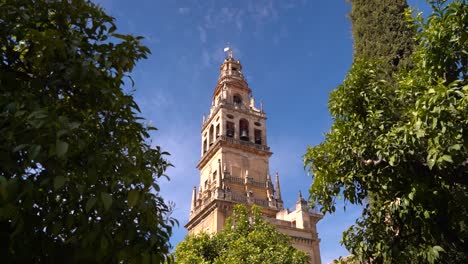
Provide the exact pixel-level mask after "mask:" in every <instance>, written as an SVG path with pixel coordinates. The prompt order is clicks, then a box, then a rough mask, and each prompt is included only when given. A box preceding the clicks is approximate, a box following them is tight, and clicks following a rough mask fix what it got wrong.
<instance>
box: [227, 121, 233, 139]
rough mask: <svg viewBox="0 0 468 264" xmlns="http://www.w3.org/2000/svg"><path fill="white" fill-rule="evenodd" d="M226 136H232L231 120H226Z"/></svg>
mask: <svg viewBox="0 0 468 264" xmlns="http://www.w3.org/2000/svg"><path fill="white" fill-rule="evenodd" d="M226 136H227V137H231V138H232V137H234V123H233V122H229V121H227V122H226Z"/></svg>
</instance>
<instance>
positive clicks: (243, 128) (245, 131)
mask: <svg viewBox="0 0 468 264" xmlns="http://www.w3.org/2000/svg"><path fill="white" fill-rule="evenodd" d="M239 138H240V140H244V141H249V121H247V120H245V119H241V120H239Z"/></svg>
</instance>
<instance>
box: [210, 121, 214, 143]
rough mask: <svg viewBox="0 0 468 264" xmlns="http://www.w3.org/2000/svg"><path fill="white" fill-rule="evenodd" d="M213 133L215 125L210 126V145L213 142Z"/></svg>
mask: <svg viewBox="0 0 468 264" xmlns="http://www.w3.org/2000/svg"><path fill="white" fill-rule="evenodd" d="M213 134H214V126H213V125H211V127H210V135H209V136H210V146H211V145H212V144H213Z"/></svg>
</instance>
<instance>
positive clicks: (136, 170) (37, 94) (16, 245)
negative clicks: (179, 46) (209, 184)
mask: <svg viewBox="0 0 468 264" xmlns="http://www.w3.org/2000/svg"><path fill="white" fill-rule="evenodd" d="M0 24H1V26H0V47H1V58H0V91H1V93H0V255H1V258H2V263H122V262H124V263H150V262H154V263H160V262H162V261H164V259H166V256H167V255H168V253H169V249H170V244H169V237H170V234H171V232H172V227H173V225H174V224H175V220H174V219H172V218H171V217H170V212H171V208H172V207H171V206H170V205H168V204H167V203H166V202H165V201H164V200H163V198H162V197H161V196H160V195H159V186H158V185H157V183H156V179H158V178H160V177H161V176H163V173H164V171H165V170H166V168H167V167H168V166H170V164H169V163H168V162H167V161H166V160H165V158H164V157H165V155H167V153H165V152H163V151H161V150H160V148H159V147H155V148H153V147H151V145H150V142H148V138H149V131H150V130H152V129H154V128H153V127H148V126H146V125H144V124H143V123H142V122H143V120H142V118H140V117H138V112H139V109H138V106H137V104H136V103H135V101H134V99H133V97H132V96H131V95H129V94H128V93H126V92H124V90H123V87H124V80H126V78H125V77H129V76H128V74H129V73H130V72H131V71H132V69H133V67H134V66H135V62H136V61H138V60H140V59H144V58H146V55H147V54H148V53H149V50H148V49H147V48H146V47H144V46H142V45H141V44H140V40H141V37H134V36H130V35H122V34H118V33H117V32H116V26H115V22H114V19H113V18H112V17H110V16H108V15H106V14H105V12H104V11H103V10H102V9H101V8H99V7H97V6H96V5H94V4H93V3H91V2H90V1H85V0H72V1H59V0H50V1H31V0H1V1H0ZM129 80H131V79H130V78H129Z"/></svg>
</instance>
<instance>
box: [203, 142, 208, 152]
mask: <svg viewBox="0 0 468 264" xmlns="http://www.w3.org/2000/svg"><path fill="white" fill-rule="evenodd" d="M206 150H207V146H206V139H205V140H204V141H203V153H205V152H206Z"/></svg>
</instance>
